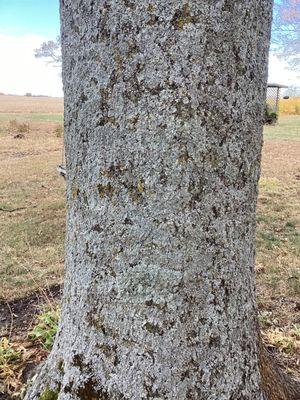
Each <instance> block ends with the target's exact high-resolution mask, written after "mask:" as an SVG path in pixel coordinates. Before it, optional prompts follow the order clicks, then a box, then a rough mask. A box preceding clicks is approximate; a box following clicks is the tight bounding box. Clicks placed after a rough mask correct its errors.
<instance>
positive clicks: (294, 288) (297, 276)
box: [287, 270, 300, 296]
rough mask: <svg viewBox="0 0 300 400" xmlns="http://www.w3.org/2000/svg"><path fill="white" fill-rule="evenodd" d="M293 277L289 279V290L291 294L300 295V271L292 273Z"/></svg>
mask: <svg viewBox="0 0 300 400" xmlns="http://www.w3.org/2000/svg"><path fill="white" fill-rule="evenodd" d="M291 272H292V273H291V275H290V276H289V277H288V278H287V284H288V288H289V291H290V293H291V294H294V295H297V296H299V295H300V271H299V270H294V271H291Z"/></svg>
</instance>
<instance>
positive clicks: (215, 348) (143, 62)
mask: <svg viewBox="0 0 300 400" xmlns="http://www.w3.org/2000/svg"><path fill="white" fill-rule="evenodd" d="M271 8H272V1H271V0H247V1H246V0H244V1H236V0H215V1H212V0H201V1H199V0H191V1H186V0H185V1H181V0H168V1H161V0H153V1H151V2H149V0H61V20H62V35H61V37H62V51H63V82H64V94H65V119H64V123H65V136H66V137H65V147H66V161H67V209H68V215H67V249H66V277H65V288H64V298H63V310H62V321H61V323H60V327H59V332H58V335H57V338H56V341H55V345H54V348H53V350H52V353H51V355H50V356H49V358H48V360H47V361H46V362H45V364H44V366H43V367H42V368H41V371H40V372H39V374H38V376H37V378H36V379H35V381H34V384H33V385H32V387H31V389H30V390H29V391H28V393H27V395H26V400H38V399H44V398H43V393H45V392H44V390H45V388H48V389H46V390H48V391H49V390H51V391H53V393H54V392H57V393H58V397H57V399H58V400H80V399H81V400H92V399H105V400H121V399H124V400H126V399H130V400H142V399H161V400H163V399H166V400H171V399H174V400H185V399H195V400H196V399H197V400H262V399H263V394H262V389H261V377H260V373H259V368H258V350H257V348H258V346H257V334H256V309H255V290H254V277H253V274H254V273H253V264H254V230H255V207H256V198H257V181H258V177H259V169H260V153H261V145H262V117H263V109H264V107H263V103H264V98H265V87H266V76H267V70H266V65H267V54H268V45H269V31H270V21H271Z"/></svg>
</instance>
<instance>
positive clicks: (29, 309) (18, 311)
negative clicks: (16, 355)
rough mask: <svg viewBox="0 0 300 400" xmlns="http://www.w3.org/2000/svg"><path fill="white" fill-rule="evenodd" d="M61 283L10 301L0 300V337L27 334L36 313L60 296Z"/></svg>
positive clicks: (18, 336) (15, 336) (20, 336)
mask: <svg viewBox="0 0 300 400" xmlns="http://www.w3.org/2000/svg"><path fill="white" fill-rule="evenodd" d="M61 292H62V287H61V285H53V286H51V287H49V288H45V289H42V290H38V291H35V292H33V293H31V294H30V295H29V296H26V297H24V298H21V299H14V300H11V301H5V300H2V301H0V338H1V337H3V336H10V337H11V339H12V338H13V339H15V338H18V339H20V338H22V337H24V335H26V336H27V332H28V331H29V330H30V329H31V327H32V326H33V323H34V320H35V318H34V317H35V315H37V314H38V313H39V312H40V311H41V309H42V308H43V307H45V305H47V303H49V304H53V302H57V301H58V300H59V299H60V297H61Z"/></svg>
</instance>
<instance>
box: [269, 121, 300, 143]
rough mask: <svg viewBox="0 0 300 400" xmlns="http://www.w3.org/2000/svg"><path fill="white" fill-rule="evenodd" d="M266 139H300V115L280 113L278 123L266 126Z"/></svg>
mask: <svg viewBox="0 0 300 400" xmlns="http://www.w3.org/2000/svg"><path fill="white" fill-rule="evenodd" d="M264 137H265V139H271V140H272V139H279V140H289V141H291V140H292V141H294V140H296V141H300V115H289V116H286V115H280V116H279V121H278V124H276V125H274V126H265V129H264Z"/></svg>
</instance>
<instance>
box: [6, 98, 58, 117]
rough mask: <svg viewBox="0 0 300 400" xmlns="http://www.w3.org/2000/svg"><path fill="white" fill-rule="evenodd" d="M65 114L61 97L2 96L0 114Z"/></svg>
mask: <svg viewBox="0 0 300 400" xmlns="http://www.w3.org/2000/svg"><path fill="white" fill-rule="evenodd" d="M62 112H63V99H62V98H59V97H27V96H4V95H0V113H5V114H8V113H11V114H14V113H25V114H27V113H28V114H29V113H53V114H58V113H62Z"/></svg>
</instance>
